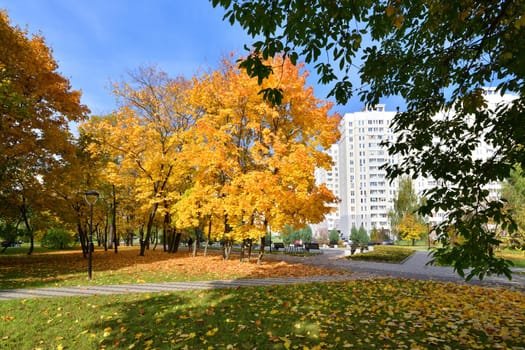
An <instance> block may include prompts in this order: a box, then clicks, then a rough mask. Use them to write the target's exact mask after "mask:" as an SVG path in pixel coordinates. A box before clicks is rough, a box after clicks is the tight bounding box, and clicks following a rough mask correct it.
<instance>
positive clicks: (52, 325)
mask: <svg viewBox="0 0 525 350" xmlns="http://www.w3.org/2000/svg"><path fill="white" fill-rule="evenodd" d="M0 316H1V318H0V339H2V342H1V345H0V347H2V348H4V349H75V350H83V349H86V350H87V349H300V350H305V349H346V348H353V349H522V348H523V346H524V340H523V339H524V334H525V295H524V294H523V293H520V292H516V291H510V290H504V289H491V288H481V287H474V286H465V285H457V284H452V283H438V282H430V281H414V280H403V279H376V280H357V281H352V282H345V283H323V284H305V285H291V286H272V287H246V288H235V289H220V290H219V289H218V290H209V291H188V292H175V293H155V294H129V295H112V296H96V297H69V298H52V299H27V300H13V301H3V302H0Z"/></svg>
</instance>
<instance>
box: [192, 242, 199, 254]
mask: <svg viewBox="0 0 525 350" xmlns="http://www.w3.org/2000/svg"><path fill="white" fill-rule="evenodd" d="M198 245H199V243H198V238H197V237H195V239H194V240H193V247H192V248H193V253H192V255H193V257H196V256H197V247H198Z"/></svg>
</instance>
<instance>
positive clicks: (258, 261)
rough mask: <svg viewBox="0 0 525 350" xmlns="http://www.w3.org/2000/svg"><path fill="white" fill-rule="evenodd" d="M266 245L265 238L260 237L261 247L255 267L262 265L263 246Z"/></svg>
mask: <svg viewBox="0 0 525 350" xmlns="http://www.w3.org/2000/svg"><path fill="white" fill-rule="evenodd" d="M265 244H266V237H264V236H263V237H261V247H260V248H259V257H258V258H257V265H261V264H262V260H263V257H264V245H265Z"/></svg>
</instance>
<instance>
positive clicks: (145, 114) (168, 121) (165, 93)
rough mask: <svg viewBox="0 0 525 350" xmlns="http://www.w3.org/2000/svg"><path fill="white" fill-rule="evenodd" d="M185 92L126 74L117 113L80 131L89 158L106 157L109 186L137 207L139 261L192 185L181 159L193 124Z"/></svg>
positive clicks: (155, 72) (178, 84) (175, 82)
mask: <svg viewBox="0 0 525 350" xmlns="http://www.w3.org/2000/svg"><path fill="white" fill-rule="evenodd" d="M189 87H190V82H188V81H186V80H184V79H182V78H178V79H171V78H169V77H168V75H167V74H166V73H165V72H162V71H161V70H159V69H157V68H155V67H144V68H139V69H138V70H137V71H136V72H134V73H130V82H124V83H121V84H115V87H114V94H115V95H116V96H117V97H118V98H119V101H120V104H121V107H120V108H119V110H118V111H116V112H115V113H114V115H113V116H111V117H110V118H104V119H102V120H98V121H96V123H92V124H91V125H86V126H84V130H86V132H88V133H90V135H91V137H92V138H93V139H94V142H93V143H92V146H91V152H92V153H93V154H94V155H97V154H98V155H101V154H104V155H106V156H107V157H108V160H109V161H108V164H107V167H106V173H107V177H108V180H109V182H111V183H113V184H116V185H117V186H119V187H120V188H121V189H127V190H128V191H130V192H132V196H128V198H134V200H135V201H136V206H137V210H136V211H135V215H134V216H135V218H134V220H135V221H138V222H141V223H142V225H140V227H139V233H140V236H141V239H140V246H141V249H140V255H144V253H145V249H146V248H147V247H148V246H149V242H150V238H151V234H152V228H153V226H154V224H155V222H156V220H159V221H163V222H165V223H168V224H169V223H170V222H171V219H170V217H169V216H170V211H169V210H168V209H169V207H170V206H171V205H172V204H173V203H174V202H176V201H177V200H178V199H179V198H180V196H181V194H182V193H183V192H184V190H185V189H186V188H187V187H188V185H187V184H188V182H190V181H191V176H188V175H187V173H188V172H189V171H190V170H191V165H190V164H189V163H188V162H187V160H186V159H184V158H183V157H181V156H180V155H181V153H182V151H183V148H184V145H185V143H186V142H185V133H186V132H187V131H188V130H189V129H190V128H191V127H192V125H193V124H194V119H193V118H194V114H193V113H192V111H190V110H189V109H188V104H187V103H186V94H187V91H188V88H189ZM159 215H160V216H161V217H162V219H160V218H159ZM169 227H171V226H170V225H167V226H166V227H165V228H166V230H167V229H168V228H169ZM166 230H165V231H164V232H165V233H166ZM173 233H174V231H173ZM166 240H168V239H166ZM166 240H165V241H166Z"/></svg>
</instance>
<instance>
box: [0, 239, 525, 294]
mask: <svg viewBox="0 0 525 350" xmlns="http://www.w3.org/2000/svg"><path fill="white" fill-rule="evenodd" d="M265 258H266V259H272V260H286V261H290V262H298V263H302V264H308V265H313V266H318V267H324V268H329V269H337V270H343V271H348V272H353V273H352V274H347V275H339V276H314V277H304V278H265V279H240V280H219V281H200V282H172V283H144V284H129V285H107V286H82V287H64V288H32V289H5V290H0V301H2V300H12V299H28V298H50V297H61V296H93V295H108V294H127V293H154V292H170V291H183V290H204V289H214V288H236V287H244V286H269V285H277V284H294V283H313V282H334V281H349V280H355V279H363V278H373V277H401V278H414V279H425V280H436V281H450V282H456V283H467V282H465V281H464V280H463V279H461V278H460V277H459V276H457V274H456V273H455V272H454V271H453V269H452V268H450V267H437V266H427V265H426V263H427V262H428V260H429V256H428V253H427V252H426V251H416V253H415V254H413V255H412V256H411V257H410V258H408V259H407V260H406V261H404V262H403V263H401V264H387V263H373V262H364V261H354V260H348V259H345V258H344V250H336V249H323V254H319V255H316V256H308V257H297V256H290V255H281V254H279V255H277V254H267V255H266V256H265ZM516 272H518V273H515V274H514V276H513V279H512V280H511V281H509V280H508V279H506V278H505V277H498V276H491V277H487V278H485V279H484V280H483V281H479V280H472V281H470V282H468V283H469V284H476V285H484V286H502V287H505V288H514V289H517V290H522V291H525V269H516Z"/></svg>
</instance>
